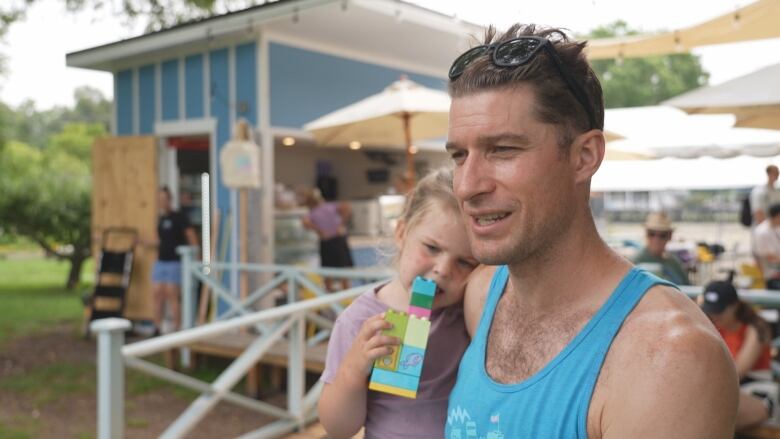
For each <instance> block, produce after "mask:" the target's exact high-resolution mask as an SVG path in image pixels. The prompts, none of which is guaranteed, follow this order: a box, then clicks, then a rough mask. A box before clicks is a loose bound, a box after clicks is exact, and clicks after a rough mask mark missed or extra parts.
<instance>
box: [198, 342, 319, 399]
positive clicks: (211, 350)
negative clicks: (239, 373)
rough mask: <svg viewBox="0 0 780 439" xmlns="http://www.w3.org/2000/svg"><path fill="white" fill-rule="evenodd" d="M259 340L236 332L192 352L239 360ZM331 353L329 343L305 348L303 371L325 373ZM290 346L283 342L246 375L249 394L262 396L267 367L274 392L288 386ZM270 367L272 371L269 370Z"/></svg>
mask: <svg viewBox="0 0 780 439" xmlns="http://www.w3.org/2000/svg"><path fill="white" fill-rule="evenodd" d="M256 339H257V335H255V334H247V333H241V332H236V333H233V334H223V335H219V336H216V337H212V338H210V339H208V340H204V341H200V342H197V343H194V344H192V345H190V350H191V351H192V352H193V353H194V354H200V355H212V356H215V357H222V358H231V359H232V358H236V357H238V356H239V355H241V353H242V352H244V350H245V349H246V348H247V346H249V344H250V343H252V342H253V341H254V340H256ZM327 350H328V345H327V343H320V344H318V345H317V346H313V347H307V348H306V357H305V363H304V367H305V368H306V371H307V372H312V373H317V374H319V373H322V371H323V370H325V355H326V353H327ZM287 352H288V343H287V341H286V340H280V341H279V342H277V343H276V344H275V345H273V346H272V347H271V349H269V350H268V352H266V353H265V355H263V357H262V358H261V359H260V361H259V362H258V364H257V365H255V367H253V368H251V369H249V372H248V373H247V375H246V394H247V395H249V396H252V397H259V396H260V395H261V394H262V393H263V389H262V388H261V383H262V382H263V380H262V377H261V373H262V369H263V368H261V366H266V368H265V369H266V371H268V372H270V375H269V378H270V379H269V381H270V388H271V389H280V388H282V387H283V383H285V382H286V376H285V373H284V369H286V368H287V366H288V361H287V360H288V356H287ZM269 367H270V370H268V368H269Z"/></svg>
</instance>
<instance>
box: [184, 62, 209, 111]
mask: <svg viewBox="0 0 780 439" xmlns="http://www.w3.org/2000/svg"><path fill="white" fill-rule="evenodd" d="M205 108H206V107H205V105H204V100H203V55H192V56H188V57H187V58H185V59H184V109H185V110H184V115H185V117H186V118H187V119H198V118H201V117H204V116H205Z"/></svg>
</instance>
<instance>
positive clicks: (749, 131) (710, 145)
mask: <svg viewBox="0 0 780 439" xmlns="http://www.w3.org/2000/svg"><path fill="white" fill-rule="evenodd" d="M735 121H736V118H735V117H734V115H731V114H706V115H688V114H686V113H685V112H684V111H682V110H679V109H676V108H672V107H665V106H654V107H636V108H621V109H612V110H607V111H606V115H605V125H606V129H607V130H608V131H610V132H612V133H614V134H617V135H619V136H620V137H622V138H621V139H618V140H613V141H611V142H608V143H607V148H608V149H611V150H613V151H621V152H628V153H636V154H642V155H645V156H648V157H653V158H664V157H676V158H685V159H692V158H698V157H704V156H709V157H716V158H729V157H737V156H740V155H749V156H755V157H772V156H775V155H778V154H780V131H776V130H766V129H758V128H734V123H735Z"/></svg>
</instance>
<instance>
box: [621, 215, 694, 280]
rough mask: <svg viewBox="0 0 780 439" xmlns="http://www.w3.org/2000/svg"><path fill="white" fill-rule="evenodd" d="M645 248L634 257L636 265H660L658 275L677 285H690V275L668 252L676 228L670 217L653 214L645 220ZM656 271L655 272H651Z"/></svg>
mask: <svg viewBox="0 0 780 439" xmlns="http://www.w3.org/2000/svg"><path fill="white" fill-rule="evenodd" d="M644 226H645V239H646V241H645V247H644V248H642V250H640V252H639V254H637V255H636V257H634V260H633V262H634V264H637V265H640V264H658V265H659V266H660V270H659V271H658V272H657V273H656V274H657V275H659V276H661V277H662V278H664V279H666V280H668V281H670V282H673V283H675V284H677V285H690V281H689V279H688V273H687V272H686V271H685V269H684V268H683V266H682V263H680V260H679V259H677V257H676V256H675V255H673V254H671V253H669V252H667V251H666V244H668V243H669V241H670V240H671V239H672V233H673V232H674V227H672V221H671V220H669V217H668V216H666V214H665V213H662V212H653V213H650V214H649V215H647V219H646V220H645V224H644ZM651 271H655V270H651Z"/></svg>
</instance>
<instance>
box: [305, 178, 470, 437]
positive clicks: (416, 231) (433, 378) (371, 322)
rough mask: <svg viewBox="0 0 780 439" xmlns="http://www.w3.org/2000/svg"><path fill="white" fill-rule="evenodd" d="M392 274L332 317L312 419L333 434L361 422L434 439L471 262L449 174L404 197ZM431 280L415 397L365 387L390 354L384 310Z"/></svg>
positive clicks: (380, 433)
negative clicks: (417, 283) (418, 280)
mask: <svg viewBox="0 0 780 439" xmlns="http://www.w3.org/2000/svg"><path fill="white" fill-rule="evenodd" d="M395 241H396V245H397V246H398V249H399V255H398V262H397V269H398V276H397V277H396V278H395V279H394V280H392V281H390V282H389V283H387V284H385V285H383V286H380V287H378V288H376V289H373V290H370V291H366V292H365V293H364V294H363V295H361V296H359V297H358V298H357V299H356V300H355V301H354V302H353V303H352V304H351V305H350V306H349V307H348V308H347V309H346V310H345V311H344V312H343V313H342V314H341V315H340V316H339V318H338V319H337V320H336V324H335V327H334V329H333V333H332V334H331V337H330V344H329V345H328V355H327V359H326V362H325V371H324V372H323V374H322V380H323V381H324V383H325V387H324V388H323V391H322V396H321V398H320V402H319V407H318V408H319V415H320V421H321V422H322V425H323V426H324V427H325V429H326V430H327V431H328V433H329V434H330V435H331V436H332V437H334V438H350V437H352V436H353V435H355V434H356V433H357V432H358V431H359V430H360V428H361V427H363V426H365V433H366V436H365V437H366V438H367V439H369V438H433V437H442V436H443V434H444V424H445V422H446V420H447V398H448V396H449V394H450V390H451V389H452V387H453V385H454V384H455V377H456V375H457V372H458V364H459V362H460V357H461V355H462V354H463V352H464V351H465V349H466V346H467V345H468V342H469V338H468V335H467V333H466V329H465V325H464V323H463V310H462V300H463V292H464V289H465V286H466V281H467V279H468V276H469V274H470V273H471V272H472V270H474V268H475V267H476V266H477V262H476V261H475V260H474V258H473V257H472V255H471V250H470V248H469V244H468V239H467V237H466V230H465V226H464V224H463V222H462V219H461V215H460V212H459V209H458V204H457V201H456V199H455V197H454V195H453V193H452V174H451V172H450V171H444V170H441V171H437V172H434V173H432V174H430V175H428V176H427V177H425V178H424V179H422V180H421V181H420V182H419V183H418V184H417V186H416V187H415V188H414V190H412V192H410V193H409V194H408V196H407V200H406V205H405V207H404V213H403V214H402V216H401V218H400V220H399V222H398V226H397V227H396V232H395ZM416 276H423V277H426V278H428V279H432V280H434V281H436V285H437V289H436V295H435V297H434V301H433V313H432V314H431V331H430V336H429V339H428V346H427V349H426V354H425V360H424V363H423V372H422V376H421V377H420V385H419V389H418V392H417V398H416V399H406V398H403V397H399V396H395V395H389V394H385V393H380V392H374V391H369V390H368V378H369V375H370V373H371V367H372V365H373V363H374V360H376V359H377V358H379V357H381V356H384V355H388V354H390V353H391V350H392V348H391V347H390V346H391V345H397V344H398V343H399V340H398V339H396V338H394V337H389V336H385V335H383V334H382V333H381V331H382V330H384V329H389V328H390V326H391V325H390V324H389V323H387V322H385V321H384V319H383V317H384V312H385V311H387V310H388V309H394V310H399V311H406V310H407V307H408V305H409V298H410V294H411V293H410V291H411V285H412V281H413V280H414V278H415V277H416Z"/></svg>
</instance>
